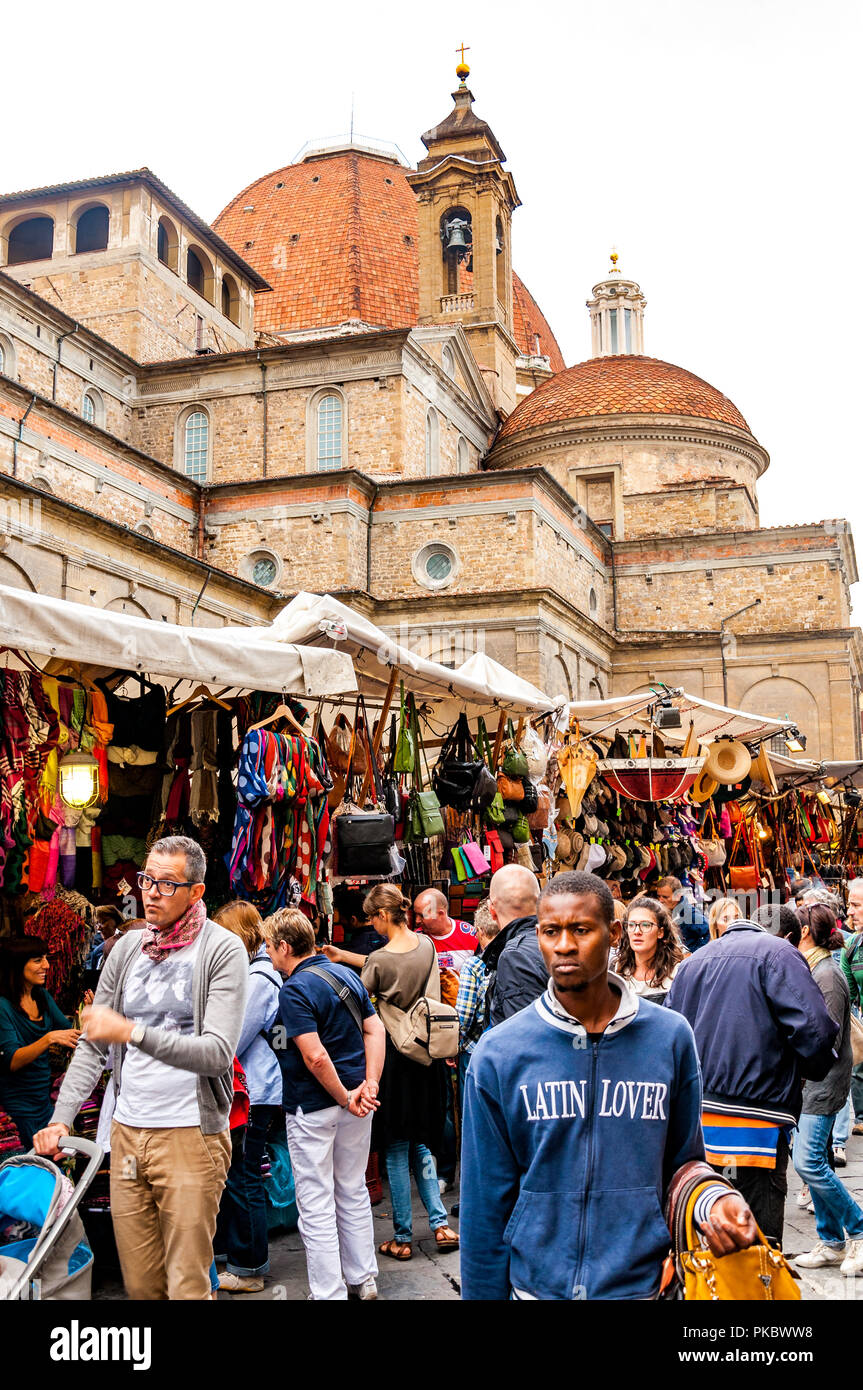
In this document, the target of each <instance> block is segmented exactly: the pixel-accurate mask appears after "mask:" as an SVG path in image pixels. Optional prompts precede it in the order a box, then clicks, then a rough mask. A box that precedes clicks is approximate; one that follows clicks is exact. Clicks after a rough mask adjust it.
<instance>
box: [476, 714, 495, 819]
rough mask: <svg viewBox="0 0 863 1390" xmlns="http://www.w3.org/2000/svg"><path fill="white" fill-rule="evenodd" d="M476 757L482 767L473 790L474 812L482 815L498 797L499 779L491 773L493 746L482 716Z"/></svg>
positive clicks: (477, 738)
mask: <svg viewBox="0 0 863 1390" xmlns="http://www.w3.org/2000/svg"><path fill="white" fill-rule="evenodd" d="M476 755H477V757H478V758H479V760H480V763H481V767H480V770H479V775H478V776H477V779H476V783H475V785H474V789H473V810H474V812H475V813H476V814H477V815H482V813H483V811H486V810H487V809H488V807H489V806H490V805H491V804H492V802H493V801H494V798H495V797H496V796H497V778H496V777H495V775H494V773H493V772H492V771H491V763H492V751H491V744H490V743H489V738H488V732H487V730H486V727H485V720H484V719H483V718H482V716H480V718H479V719H478V720H477V734H476Z"/></svg>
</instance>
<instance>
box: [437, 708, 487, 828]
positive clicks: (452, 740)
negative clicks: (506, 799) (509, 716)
mask: <svg viewBox="0 0 863 1390" xmlns="http://www.w3.org/2000/svg"><path fill="white" fill-rule="evenodd" d="M472 751H473V740H472V739H471V735H470V726H469V724H468V722H467V715H466V714H465V713H464V711H462V713H461V714H460V715H459V717H458V719H457V720H456V722H455V724H454V725H453V727H452V728H451V729H450V731H449V733H448V734H447V736H446V738H445V740H444V744H443V747H442V748H441V754H440V759H439V761H438V762H437V764H436V766H435V769H434V771H433V773H432V786H433V787H434V789H435V791H436V792H437V798H438V801H439V802H440V804H441V806H452V807H453V809H454V810H456V811H467V810H469V808H470V804H471V801H472V800H473V796H474V788H475V787H476V784H477V779H478V777H479V774H480V771H481V769H482V768H483V766H484V764H483V763H482V762H481V761H478V760H477V758H476V757H475V756H474V757H471V756H470V754H471V752H472Z"/></svg>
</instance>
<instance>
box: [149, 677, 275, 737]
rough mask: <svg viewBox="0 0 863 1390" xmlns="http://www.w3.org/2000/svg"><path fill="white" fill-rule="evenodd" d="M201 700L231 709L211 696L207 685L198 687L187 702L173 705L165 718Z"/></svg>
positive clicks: (182, 701)
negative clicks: (194, 701)
mask: <svg viewBox="0 0 863 1390" xmlns="http://www.w3.org/2000/svg"><path fill="white" fill-rule="evenodd" d="M199 698H200V699H203V700H206V701H208V702H209V703H210V704H213V705H219V707H220V708H221V709H227V710H229V709H230V708H231V706H230V705H227V704H225V701H224V700H220V699H219V697H218V696H217V695H211V694H210V692H209V690H208V689H207V687H206V686H205V685H198V686H196V687H195V689H194V690H193V691H192V693H191V695H187V696H186V698H185V700H180V702H179V704H176V705H172V706H171V708H170V709H169V710H166V711H165V717H166V718H167V717H168V715H169V714H176V713H177V710H181V709H185V707H186V705H190V704H191V703H192V701H193V700H197V699H199ZM258 727H259V726H258V725H257V724H256V725H255V728H258Z"/></svg>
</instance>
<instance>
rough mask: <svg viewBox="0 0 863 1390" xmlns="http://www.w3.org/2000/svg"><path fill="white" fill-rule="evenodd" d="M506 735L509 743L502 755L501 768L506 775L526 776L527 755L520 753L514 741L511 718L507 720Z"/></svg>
mask: <svg viewBox="0 0 863 1390" xmlns="http://www.w3.org/2000/svg"><path fill="white" fill-rule="evenodd" d="M507 735H508V737H509V745H508V747H507V750H506V752H505V753H504V755H503V770H504V772H505V773H506V775H507V777H527V776H528V766H527V755H526V754H525V753H522V751H521V749H520V748H518V746H517V745H516V741H515V729H514V728H513V727H512V720H511V719H508V720H507Z"/></svg>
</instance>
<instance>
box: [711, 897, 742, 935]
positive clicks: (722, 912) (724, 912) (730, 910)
mask: <svg viewBox="0 0 863 1390" xmlns="http://www.w3.org/2000/svg"><path fill="white" fill-rule="evenodd" d="M742 915H743V914H742V912H741V911H740V907H739V904H738V902H737V899H736V898H717V899H716V900H715V902H712V903H711V904H710V912H709V913H708V915H707V926H708V928H709V931H710V940H711V941H718V940H719V938H720V936H723V935H724V933H725V929H726V927H730V926H731V923H732V922H737V921H739V919H740V918H741V917H742Z"/></svg>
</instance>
